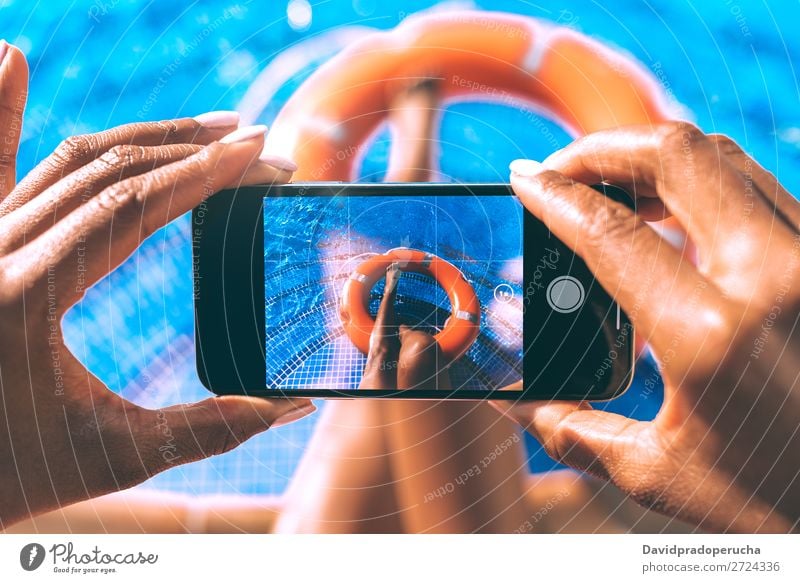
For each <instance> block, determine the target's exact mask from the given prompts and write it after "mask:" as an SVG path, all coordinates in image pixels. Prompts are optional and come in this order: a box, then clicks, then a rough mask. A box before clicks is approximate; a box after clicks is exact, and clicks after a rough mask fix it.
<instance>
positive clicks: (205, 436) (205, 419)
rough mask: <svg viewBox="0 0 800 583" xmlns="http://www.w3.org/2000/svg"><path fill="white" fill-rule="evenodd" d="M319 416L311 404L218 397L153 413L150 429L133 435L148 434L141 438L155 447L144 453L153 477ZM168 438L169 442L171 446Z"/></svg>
mask: <svg viewBox="0 0 800 583" xmlns="http://www.w3.org/2000/svg"><path fill="white" fill-rule="evenodd" d="M315 410H316V407H314V405H313V404H312V403H311V401H309V400H308V399H297V398H295V399H259V398H252V397H240V396H226V397H215V398H211V399H206V400H205V401H201V402H199V403H194V404H191V405H179V406H176V407H169V408H167V409H162V410H160V411H152V412H151V422H150V424H149V426H146V427H145V428H142V427H136V428H134V430H135V431H146V432H148V435H144V436H140V437H144V439H146V440H147V439H148V438H149V441H152V442H153V445H152V447H147V448H140V451H142V452H144V455H143V462H144V464H145V466H146V468H145V469H146V470H147V471H148V474H149V475H153V474H156V473H158V472H160V471H163V470H165V469H167V468H169V467H171V466H174V465H178V464H183V463H188V462H192V461H197V460H200V459H204V458H207V457H210V456H213V455H219V454H222V453H225V452H227V451H230V450H232V449H234V448H235V447H237V446H239V445H241V444H242V443H244V442H245V441H247V440H248V439H250V438H251V437H253V436H254V435H257V434H259V433H261V432H263V431H266V430H267V429H269V428H275V427H280V426H282V425H286V424H288V423H291V422H293V421H297V420H298V419H301V418H303V417H306V416H307V415H310V414H311V413H313V412H314V411H315ZM146 425H147V424H146ZM165 436H169V437H170V438H171V439H170V440H169V441H167V440H165ZM138 440H139V437H137V441H138Z"/></svg>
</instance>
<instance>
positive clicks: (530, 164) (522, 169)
mask: <svg viewBox="0 0 800 583" xmlns="http://www.w3.org/2000/svg"><path fill="white" fill-rule="evenodd" d="M508 169H509V170H511V174H516V175H517V176H536V175H537V174H539V172H541V171H542V170H543V169H544V168H543V166H542V165H541V164H540V163H539V162H537V161H535V160H514V161H513V162H512V163H511V164H509V165H508Z"/></svg>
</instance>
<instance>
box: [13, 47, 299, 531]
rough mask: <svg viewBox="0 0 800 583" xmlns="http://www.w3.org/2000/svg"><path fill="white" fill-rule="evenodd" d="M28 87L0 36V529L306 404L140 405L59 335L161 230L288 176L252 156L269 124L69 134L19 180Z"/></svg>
mask: <svg viewBox="0 0 800 583" xmlns="http://www.w3.org/2000/svg"><path fill="white" fill-rule="evenodd" d="M26 90H27V66H26V63H25V58H24V57H23V55H22V53H21V52H20V51H19V50H18V49H16V48H14V47H11V46H8V45H5V44H4V43H0V137H1V138H2V139H0V149H2V160H0V161H1V162H2V164H0V330H2V334H0V395H1V396H2V400H0V434H2V436H3V437H2V438H0V529H2V528H5V527H6V526H8V525H10V524H13V523H14V522H17V521H19V520H21V519H23V518H25V517H28V516H34V515H36V514H39V513H41V512H44V511H46V510H51V509H55V508H60V507H63V506H65V505H68V504H72V503H74V502H77V501H80V500H86V499H89V498H93V497H95V496H99V495H101V494H105V493H108V492H114V491H118V490H121V489H124V488H128V487H130V486H133V485H135V484H137V483H140V482H143V481H145V480H147V479H148V478H150V477H152V476H153V475H154V474H157V473H158V472H161V471H163V470H165V469H168V468H170V467H173V466H175V465H177V464H182V463H186V462H191V461H194V460H198V459H201V458H205V457H208V456H211V455H215V454H219V453H223V452H225V451H227V450H230V449H232V448H234V447H236V446H237V445H238V444H240V443H242V442H243V441H244V440H246V439H248V438H250V437H251V436H253V435H255V434H257V433H259V432H261V431H264V430H266V429H268V428H269V427H271V426H273V427H274V426H275V425H277V424H280V423H285V422H288V421H292V420H294V419H298V418H299V417H302V416H304V415H307V414H308V413H310V412H312V411H313V410H314V406H313V405H312V404H311V402H310V401H308V400H307V399H286V400H280V399H276V400H267V399H254V398H247V397H238V396H232V397H218V398H210V399H206V400H204V401H201V402H199V403H191V404H182V405H176V406H173V407H167V408H163V409H159V410H151V409H145V408H143V407H139V406H137V405H135V404H134V403H131V402H129V401H127V400H125V399H123V398H122V397H120V396H119V395H118V394H116V393H114V392H112V391H110V390H109V389H108V388H107V387H106V386H105V385H104V384H103V383H102V382H101V381H100V380H99V379H98V378H97V377H95V376H94V375H92V374H91V372H90V371H88V370H87V369H86V368H85V367H84V366H83V365H82V364H81V363H80V361H79V360H78V359H77V358H76V357H75V356H74V355H73V354H72V353H71V352H70V350H69V348H68V347H67V346H66V344H65V342H64V338H63V335H62V332H61V319H62V317H63V315H64V313H65V312H66V311H67V310H68V309H69V308H70V307H71V306H73V305H74V304H75V303H76V302H78V301H79V300H80V299H81V298H82V297H83V295H84V293H85V291H86V290H87V289H88V288H90V287H91V286H92V285H94V284H95V283H96V282H98V281H99V280H100V279H102V278H104V277H105V276H106V275H107V274H108V273H109V272H111V271H112V270H113V269H114V268H115V267H117V266H118V265H119V264H120V263H122V262H123V261H124V260H125V259H126V258H127V257H128V256H129V255H130V254H131V253H132V252H133V251H134V250H135V249H136V247H137V246H138V245H139V244H140V243H141V242H142V241H143V240H144V239H146V238H147V237H148V236H150V235H151V234H152V233H153V232H155V231H156V230H157V229H159V228H160V227H162V226H163V225H165V224H167V223H168V222H169V221H171V220H173V219H174V218H176V217H178V216H180V215H182V214H183V213H185V212H187V211H189V210H190V209H192V208H193V207H195V206H197V205H198V204H200V203H201V202H202V201H203V200H204V199H205V198H207V197H209V196H211V195H213V194H214V193H215V192H217V191H219V190H221V189H223V188H227V187H232V186H236V185H239V184H241V183H243V182H276V181H278V182H285V181H287V180H288V179H289V178H290V177H291V174H292V164H291V163H290V162H288V161H281V160H276V159H274V158H271V159H269V160H268V161H264V160H262V159H260V158H259V155H260V153H261V151H262V148H263V145H264V132H265V131H266V128H265V127H264V126H254V127H250V128H242V129H239V130H236V126H237V123H238V116H237V115H236V114H235V113H234V112H214V113H212V114H205V115H203V116H199V117H198V118H195V119H189V118H185V119H176V120H170V121H164V122H155V123H135V124H130V125H125V126H120V127H117V128H113V129H110V130H107V131H104V132H101V133H99V134H93V135H85V136H75V137H72V138H68V139H67V140H65V141H64V142H63V143H62V144H61V145H60V146H59V147H58V148H57V149H56V151H55V152H54V153H53V154H51V155H50V156H49V157H47V158H46V159H45V160H44V161H43V162H41V163H40V164H39V165H38V166H36V168H34V169H33V170H32V171H31V172H30V173H29V174H28V175H27V176H26V177H25V178H24V179H23V180H22V181H21V182H20V183H19V184H15V171H16V168H15V158H16V152H17V147H18V144H19V138H20V128H21V120H22V111H23V108H24V105H25V98H26ZM267 162H269V163H267ZM276 165H277V166H280V167H276ZM119 357H120V358H124V357H125V355H119Z"/></svg>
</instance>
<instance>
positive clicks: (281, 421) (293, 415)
mask: <svg viewBox="0 0 800 583" xmlns="http://www.w3.org/2000/svg"><path fill="white" fill-rule="evenodd" d="M316 410H317V408H316V407H315V406H314V403H308V404H306V405H303V406H302V407H298V408H297V409H292V410H291V411H289V412H288V413H284V414H283V415H281V416H280V417H278V418H277V419H276V420H275V421H273V422H272V425H271V426H270V427H272V428H275V427H282V426H284V425H288V424H289V423H292V422H294V421H297V420H298V419H302V418H303V417H306V416H308V415H311V414H312V413H313V412H314V411H316Z"/></svg>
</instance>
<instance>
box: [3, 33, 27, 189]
mask: <svg viewBox="0 0 800 583" xmlns="http://www.w3.org/2000/svg"><path fill="white" fill-rule="evenodd" d="M27 99H28V63H27V62H26V61H25V56H24V55H23V54H22V51H20V50H19V49H18V48H17V47H15V46H13V45H10V44H8V43H7V42H6V41H4V40H0V202H1V201H2V200H3V199H4V198H5V197H6V196H7V195H8V193H9V192H11V190H12V189H13V188H14V185H15V184H16V167H17V150H18V149H19V140H20V136H21V135H22V114H23V113H24V111H25V102H26V101H27Z"/></svg>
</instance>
